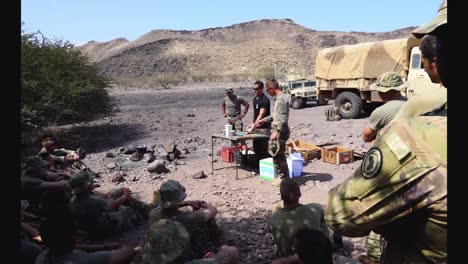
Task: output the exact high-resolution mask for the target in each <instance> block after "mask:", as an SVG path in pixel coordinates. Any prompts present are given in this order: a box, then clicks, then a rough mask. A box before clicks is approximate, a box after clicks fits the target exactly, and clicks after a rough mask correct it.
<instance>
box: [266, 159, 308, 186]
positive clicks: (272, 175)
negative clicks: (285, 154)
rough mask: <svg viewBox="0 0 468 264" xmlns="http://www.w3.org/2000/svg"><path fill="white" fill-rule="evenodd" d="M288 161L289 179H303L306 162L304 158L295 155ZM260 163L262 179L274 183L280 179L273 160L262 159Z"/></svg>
mask: <svg viewBox="0 0 468 264" xmlns="http://www.w3.org/2000/svg"><path fill="white" fill-rule="evenodd" d="M286 161H287V163H288V170H289V177H290V178H293V177H301V176H302V171H303V169H304V160H303V159H302V157H300V156H299V157H298V156H294V155H293V156H291V157H290V158H287V159H286ZM259 163H260V166H259V167H260V178H261V179H265V180H267V181H272V180H273V179H276V178H277V177H278V174H276V172H275V168H274V166H273V159H272V158H266V159H262V160H260V162H259Z"/></svg>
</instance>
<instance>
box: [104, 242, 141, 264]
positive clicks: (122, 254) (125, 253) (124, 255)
mask: <svg viewBox="0 0 468 264" xmlns="http://www.w3.org/2000/svg"><path fill="white" fill-rule="evenodd" d="M134 256H135V249H134V248H133V247H130V246H123V247H121V248H119V249H116V250H112V251H111V252H110V262H109V263H110V264H120V263H130V261H131V260H132V259H133V257H134Z"/></svg>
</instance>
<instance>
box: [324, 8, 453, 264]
mask: <svg viewBox="0 0 468 264" xmlns="http://www.w3.org/2000/svg"><path fill="white" fill-rule="evenodd" d="M447 32H448V24H447V1H444V2H443V4H442V5H441V7H440V9H439V12H438V16H437V17H436V18H435V19H434V20H432V21H431V22H429V23H427V24H425V25H423V26H421V27H419V28H417V29H416V30H415V31H413V35H415V36H416V37H419V38H420V37H422V36H424V35H425V34H431V35H434V36H436V37H437V39H438V40H437V42H438V43H437V58H438V60H437V70H438V72H439V75H440V78H441V81H442V84H443V85H444V86H445V87H448V75H447V74H448V71H447V48H448V35H447ZM446 115H447V106H446V104H444V105H441V106H438V107H436V108H435V109H434V110H433V111H430V112H429V113H427V114H425V116H418V117H414V118H401V119H399V120H395V121H393V122H392V123H391V124H389V125H388V126H387V127H385V128H384V129H383V134H382V135H381V136H380V137H379V138H378V139H377V140H376V142H375V144H374V146H373V147H372V148H371V149H370V150H369V151H368V152H367V154H366V157H365V158H364V160H363V162H362V164H361V166H360V168H358V169H357V170H356V171H355V172H354V175H353V176H352V177H351V178H349V179H347V180H346V181H345V182H343V183H342V184H340V185H338V186H336V187H335V188H333V189H332V190H330V193H329V201H328V207H327V211H326V220H327V223H328V225H329V226H330V227H331V228H332V229H333V230H335V231H337V232H339V233H341V234H342V235H344V236H349V237H358V236H364V235H367V234H368V233H369V232H370V231H371V230H373V231H374V232H376V233H379V234H381V235H382V236H383V237H384V238H385V240H386V245H385V248H384V252H383V254H382V257H381V262H382V263H384V264H385V263H447V116H446Z"/></svg>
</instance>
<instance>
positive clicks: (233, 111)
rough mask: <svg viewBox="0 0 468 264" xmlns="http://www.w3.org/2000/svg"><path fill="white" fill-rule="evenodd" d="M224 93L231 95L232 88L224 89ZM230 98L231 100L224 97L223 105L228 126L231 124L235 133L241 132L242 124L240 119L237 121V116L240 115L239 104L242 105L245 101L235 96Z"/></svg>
mask: <svg viewBox="0 0 468 264" xmlns="http://www.w3.org/2000/svg"><path fill="white" fill-rule="evenodd" d="M225 91H226V92H231V93H232V88H226V89H225ZM232 97H233V99H230V98H229V97H228V96H226V97H224V105H225V107H226V114H227V117H226V118H227V121H228V124H231V125H232V126H233V128H235V130H236V131H237V132H242V131H243V128H244V123H243V122H242V119H239V118H238V117H237V116H238V115H240V114H241V104H244V103H245V100H244V99H243V98H242V97H239V96H237V95H235V94H233V95H232Z"/></svg>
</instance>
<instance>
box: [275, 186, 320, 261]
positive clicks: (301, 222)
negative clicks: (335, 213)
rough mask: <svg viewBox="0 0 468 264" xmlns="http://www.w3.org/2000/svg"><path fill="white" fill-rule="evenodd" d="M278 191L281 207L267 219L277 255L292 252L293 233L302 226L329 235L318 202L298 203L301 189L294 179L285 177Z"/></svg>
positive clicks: (283, 255)
mask: <svg viewBox="0 0 468 264" xmlns="http://www.w3.org/2000/svg"><path fill="white" fill-rule="evenodd" d="M280 193H281V200H283V208H281V209H280V210H278V211H277V212H275V213H274V214H273V215H272V216H271V219H270V221H269V223H270V226H271V230H272V235H273V239H274V240H275V244H276V247H277V251H276V256H277V257H285V256H290V255H292V254H294V251H293V249H292V246H293V240H294V235H295V233H296V232H297V231H298V230H300V229H302V228H305V227H307V228H312V229H316V230H320V231H322V232H323V233H324V234H325V235H326V236H327V237H329V230H328V227H327V224H326V223H325V211H324V209H323V207H322V206H321V205H320V204H307V205H302V204H300V203H299V198H300V197H301V190H300V188H299V185H298V184H297V183H296V182H295V181H294V180H292V179H290V178H287V179H285V180H284V181H282V182H281V185H280Z"/></svg>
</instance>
